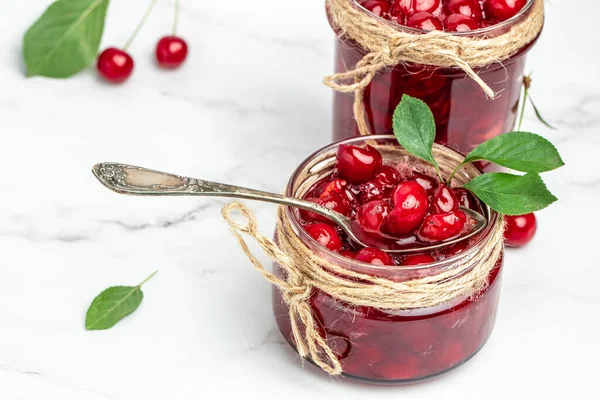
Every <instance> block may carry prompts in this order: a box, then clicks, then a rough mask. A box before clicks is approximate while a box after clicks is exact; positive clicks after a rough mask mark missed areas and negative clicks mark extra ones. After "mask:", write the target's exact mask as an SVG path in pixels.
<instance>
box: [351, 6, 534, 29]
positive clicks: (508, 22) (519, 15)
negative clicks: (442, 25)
mask: <svg viewBox="0 0 600 400" xmlns="http://www.w3.org/2000/svg"><path fill="white" fill-rule="evenodd" d="M350 1H352V3H353V4H354V6H355V7H357V8H359V9H360V10H362V11H363V12H365V13H368V14H370V15H371V16H372V17H373V18H375V19H376V20H378V21H381V22H384V23H386V24H388V25H390V26H393V27H394V28H396V29H401V30H402V31H406V32H410V33H418V34H426V33H428V32H431V31H426V30H423V29H418V28H412V27H410V26H405V25H400V24H397V23H395V22H392V21H388V20H387V19H384V18H381V17H379V16H377V15H375V14H373V13H372V12H371V11H369V10H367V9H366V8H364V7H363V6H362V5H361V4H359V3H358V0H350ZM536 1H543V0H527V4H525V6H523V8H522V9H521V11H519V12H518V13H516V14H515V15H513V16H512V17H511V18H509V19H507V20H506V21H502V22H499V23H497V24H495V25H492V26H488V27H486V28H479V29H475V30H473V31H468V32H446V33H449V34H451V35H454V36H464V37H474V36H480V35H486V34H490V33H491V34H495V33H498V31H502V30H503V29H506V28H507V27H509V26H511V25H513V24H514V23H516V22H517V21H518V20H520V19H521V18H522V17H523V16H524V15H525V14H526V13H527V12H528V11H529V10H531V7H532V6H533V3H535V2H536ZM492 36H493V35H492Z"/></svg>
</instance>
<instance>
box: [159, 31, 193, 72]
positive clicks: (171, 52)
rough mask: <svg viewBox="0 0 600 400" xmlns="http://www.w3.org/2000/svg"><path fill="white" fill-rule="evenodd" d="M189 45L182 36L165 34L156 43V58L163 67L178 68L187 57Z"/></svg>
mask: <svg viewBox="0 0 600 400" xmlns="http://www.w3.org/2000/svg"><path fill="white" fill-rule="evenodd" d="M187 55H188V45H187V43H186V42H185V40H183V39H182V38H180V37H177V36H165V37H163V38H162V39H160V40H159V41H158V44H157V45H156V60H157V61H158V65H160V66H161V67H163V68H177V67H179V66H180V65H181V64H183V62H184V61H185V59H186V58H187Z"/></svg>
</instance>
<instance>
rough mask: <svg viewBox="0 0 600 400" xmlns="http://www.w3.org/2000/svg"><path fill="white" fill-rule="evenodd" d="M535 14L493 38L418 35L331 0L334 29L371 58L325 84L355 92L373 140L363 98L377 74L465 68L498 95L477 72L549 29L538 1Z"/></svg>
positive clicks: (362, 127) (362, 123)
mask: <svg viewBox="0 0 600 400" xmlns="http://www.w3.org/2000/svg"><path fill="white" fill-rule="evenodd" d="M533 1H534V2H535V3H534V4H533V5H532V9H531V11H530V12H529V13H528V14H527V16H526V17H525V18H524V19H523V20H522V21H520V22H518V23H516V24H515V25H514V26H512V27H511V28H510V29H508V30H507V32H505V33H502V34H500V35H497V36H493V37H489V35H488V36H486V34H482V35H478V36H475V37H473V36H458V35H453V34H452V33H448V32H443V31H430V32H428V33H426V34H416V33H410V32H405V31H401V30H398V29H397V28H396V27H394V26H393V25H392V24H390V23H388V22H386V21H383V20H378V19H375V18H373V16H371V15H369V14H368V13H365V12H364V11H363V10H360V9H358V8H357V7H355V6H354V4H353V1H352V0H327V9H328V11H329V15H330V16H331V21H332V25H333V26H334V27H335V28H336V29H337V30H338V31H339V35H340V37H343V38H348V39H351V40H353V41H355V42H356V43H357V44H358V45H359V46H360V47H362V48H363V49H365V50H366V51H367V54H366V55H365V56H364V57H363V58H362V59H361V60H360V61H359V62H358V63H357V64H356V65H355V66H354V68H352V69H351V70H349V71H346V72H340V73H336V74H333V75H330V76H326V77H325V78H324V79H323V83H324V84H325V85H327V86H328V87H330V88H331V89H333V90H335V91H338V92H341V93H354V96H355V98H354V105H353V111H354V118H355V119H356V123H357V125H358V129H359V132H360V133H361V134H362V135H368V134H369V133H370V132H369V127H368V125H367V122H366V115H365V109H364V106H363V93H364V90H365V88H366V87H367V86H368V85H369V84H370V83H371V81H372V80H373V78H374V77H375V74H376V73H377V72H378V71H380V70H383V69H386V68H390V67H393V66H396V65H398V64H402V63H415V64H421V65H429V66H434V67H440V68H459V69H461V70H463V71H464V72H465V74H466V75H467V76H469V78H471V79H473V80H474V81H475V82H476V83H477V84H478V85H479V86H480V87H481V89H482V90H483V91H484V92H485V93H486V95H487V96H489V97H490V98H492V99H493V98H495V96H496V93H495V92H494V91H493V90H492V89H491V88H490V87H489V85H488V84H487V83H485V82H484V81H483V79H481V78H480V77H479V75H478V74H477V73H476V72H475V69H477V68H480V67H484V66H487V65H490V64H493V63H501V62H502V61H504V60H506V59H508V58H509V57H511V56H512V55H514V54H516V53H517V52H518V51H519V50H520V49H522V48H523V47H524V46H525V45H527V44H528V43H530V42H532V41H533V40H534V39H535V38H536V37H537V36H538V35H539V33H540V31H541V30H542V27H543V25H544V1H543V0H533Z"/></svg>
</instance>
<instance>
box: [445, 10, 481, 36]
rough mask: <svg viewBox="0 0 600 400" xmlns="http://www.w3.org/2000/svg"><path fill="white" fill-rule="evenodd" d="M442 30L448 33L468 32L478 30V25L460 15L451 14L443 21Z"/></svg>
mask: <svg viewBox="0 0 600 400" xmlns="http://www.w3.org/2000/svg"><path fill="white" fill-rule="evenodd" d="M444 28H445V29H446V30H447V31H449V32H469V31H473V30H475V29H477V28H479V25H478V24H477V21H475V20H474V19H472V18H469V17H467V16H464V15H462V14H451V15H449V16H448V17H446V19H445V20H444Z"/></svg>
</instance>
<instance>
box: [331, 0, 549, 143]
mask: <svg viewBox="0 0 600 400" xmlns="http://www.w3.org/2000/svg"><path fill="white" fill-rule="evenodd" d="M348 1H352V0H348ZM530 11H531V9H530V7H527V9H524V10H523V11H522V13H521V14H520V15H519V16H518V17H515V18H514V21H513V22H508V23H506V24H502V26H500V27H498V28H497V29H495V30H491V31H490V32H488V33H487V35H498V34H502V33H505V32H506V31H508V30H510V28H511V26H512V25H514V24H515V23H516V22H518V21H520V20H522V19H523V18H524V17H525V16H526V15H527V13H528V12H530ZM397 29H399V30H401V29H403V28H402V27H401V26H398V28H397ZM334 31H335V28H334ZM336 36H337V38H336V43H335V72H336V73H340V72H345V71H348V70H349V69H351V68H352V67H353V66H354V65H356V63H358V62H359V61H360V60H361V59H362V58H363V57H364V56H365V55H366V54H367V51H366V50H365V49H363V48H362V47H361V46H360V45H359V44H357V43H356V42H355V41H354V40H352V39H350V38H347V37H343V36H340V35H339V34H338V32H336ZM536 40H537V39H536ZM534 43H535V40H534V41H533V42H531V43H529V44H527V45H526V46H524V47H523V48H521V49H520V50H519V51H518V52H517V53H516V54H514V55H513V56H511V57H510V58H508V59H507V60H504V61H502V63H493V64H490V65H487V66H484V67H482V68H477V69H475V72H476V73H478V74H479V76H480V77H481V78H482V79H483V81H484V82H485V83H486V84H487V85H488V86H490V88H491V89H492V90H493V91H494V92H495V93H497V94H498V96H497V97H496V98H495V99H490V98H488V97H487V96H486V94H485V93H484V92H483V90H482V89H481V88H480V87H479V85H478V84H477V83H476V82H475V81H473V80H472V79H470V78H469V77H468V76H466V74H465V73H464V72H463V71H461V70H459V69H454V68H436V67H431V66H426V65H421V64H414V63H407V64H400V65H396V66H395V67H393V68H391V69H387V70H382V71H379V72H378V73H377V74H376V76H375V77H374V78H373V81H372V82H371V83H370V84H369V85H368V86H367V88H366V89H365V91H364V99H363V106H364V108H365V112H366V114H365V115H366V119H367V124H368V126H369V128H370V131H371V133H373V134H391V133H393V130H392V116H393V113H394V110H395V108H396V106H397V105H398V103H399V102H400V100H401V99H402V96H403V95H404V94H407V95H410V96H412V97H417V98H419V99H421V100H423V101H424V102H425V103H427V105H428V106H429V107H430V108H431V111H432V112H433V115H434V117H435V121H436V125H437V130H436V132H437V136H436V142H437V143H440V144H443V145H445V146H448V147H450V148H452V149H455V150H457V151H460V152H461V153H464V154H466V153H468V152H469V151H471V150H472V149H473V148H475V147H476V146H477V145H479V144H481V143H482V142H484V141H486V140H489V139H491V138H493V137H495V136H498V135H500V134H502V133H506V132H509V131H510V130H512V129H513V128H514V125H515V121H516V118H517V113H518V108H519V107H518V105H519V98H520V93H521V88H522V80H523V74H524V68H525V59H526V53H527V51H528V50H529V49H530V48H531V47H532V46H533V45H534ZM353 104H354V96H353V95H352V94H344V93H339V92H335V94H334V101H333V139H334V141H337V140H342V139H345V138H348V137H352V136H358V135H360V133H359V131H358V128H357V125H356V122H355V120H354V113H353Z"/></svg>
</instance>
